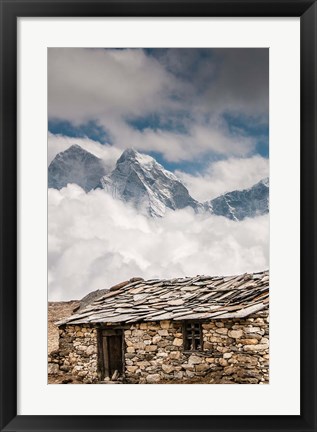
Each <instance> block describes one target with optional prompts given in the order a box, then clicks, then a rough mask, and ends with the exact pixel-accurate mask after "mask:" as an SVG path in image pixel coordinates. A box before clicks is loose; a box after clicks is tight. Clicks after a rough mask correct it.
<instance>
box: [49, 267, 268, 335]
mask: <svg viewBox="0 0 317 432" xmlns="http://www.w3.org/2000/svg"><path fill="white" fill-rule="evenodd" d="M268 306H269V272H268V271H264V272H261V273H252V274H248V273H245V274H242V275H238V276H224V277H222V276H216V277H212V276H196V277H186V278H178V279H169V280H166V279H164V280H162V279H151V280H147V281H145V280H143V279H141V278H132V279H130V280H129V281H125V282H122V283H120V284H118V285H116V286H114V287H112V288H110V290H109V291H107V293H106V294H104V295H102V296H101V297H99V298H98V299H97V300H94V301H93V302H92V303H90V304H88V305H87V306H86V307H84V308H83V309H82V310H81V311H80V312H79V313H76V314H74V315H71V316H70V317H69V318H67V319H65V320H63V321H59V322H58V323H57V325H59V326H60V325H63V324H74V325H76V324H87V323H103V322H106V323H134V322H141V321H160V320H176V321H178V320H190V319H195V320H196V319H197V320H204V319H221V318H243V317H246V316H248V315H250V314H252V313H255V312H258V311H260V310H262V309H266V308H268Z"/></svg>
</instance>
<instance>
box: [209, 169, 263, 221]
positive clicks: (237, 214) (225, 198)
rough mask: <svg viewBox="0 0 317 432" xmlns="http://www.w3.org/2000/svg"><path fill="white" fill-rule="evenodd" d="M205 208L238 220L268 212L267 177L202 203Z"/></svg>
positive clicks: (213, 212)
mask: <svg viewBox="0 0 317 432" xmlns="http://www.w3.org/2000/svg"><path fill="white" fill-rule="evenodd" d="M204 208H205V210H207V211H209V212H210V213H212V214H215V215H218V216H225V217H227V218H229V219H232V220H235V221H238V220H243V219H245V218H247V217H255V216H259V215H263V214H266V213H268V212H269V178H268V177H266V178H264V179H262V180H260V181H259V182H258V183H256V184H255V185H253V186H252V187H250V188H248V189H244V190H235V191H232V192H227V193H225V194H223V195H220V196H219V197H217V198H214V199H213V200H211V201H207V202H205V203H204Z"/></svg>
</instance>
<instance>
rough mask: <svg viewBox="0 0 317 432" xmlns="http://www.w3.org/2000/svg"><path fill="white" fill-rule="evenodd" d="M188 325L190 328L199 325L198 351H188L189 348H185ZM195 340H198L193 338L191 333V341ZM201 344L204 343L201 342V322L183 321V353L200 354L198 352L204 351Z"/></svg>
mask: <svg viewBox="0 0 317 432" xmlns="http://www.w3.org/2000/svg"><path fill="white" fill-rule="evenodd" d="M189 324H190V325H191V326H193V325H195V324H198V325H199V341H200V349H190V348H187V345H188V340H189V339H190V338H188V334H189V331H188V328H187V326H188V325H189ZM195 339H196V340H198V338H195V335H193V333H192V341H193V340H195ZM203 342H204V340H203V328H202V322H201V321H198V320H187V321H183V351H184V352H188V353H194V352H196V353H200V352H202V351H204V348H203Z"/></svg>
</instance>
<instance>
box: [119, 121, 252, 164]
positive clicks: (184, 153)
mask: <svg viewBox="0 0 317 432" xmlns="http://www.w3.org/2000/svg"><path fill="white" fill-rule="evenodd" d="M111 131H112V136H113V137H114V139H115V142H116V143H117V144H118V145H119V146H120V147H123V148H129V147H134V148H135V149H137V150H140V151H145V152H148V151H155V152H159V153H161V154H162V155H163V157H164V158H165V160H167V161H170V162H181V161H188V160H191V161H195V159H199V158H201V157H203V156H204V154H207V153H210V152H213V153H216V154H219V155H227V156H228V155H235V156H236V155H239V156H244V155H247V154H248V153H250V152H251V150H252V149H253V148H254V145H255V144H256V140H255V139H254V138H253V137H246V136H245V135H244V134H242V133H239V132H237V133H235V134H230V133H229V131H228V130H227V128H226V127H225V126H224V125H223V124H221V123H218V124H216V122H215V123H214V124H209V125H203V124H191V125H190V126H189V127H188V130H187V133H186V134H185V133H180V132H177V131H168V130H162V129H159V128H157V129H155V130H153V129H151V128H146V129H144V130H137V129H134V128H132V127H131V126H129V125H128V124H126V123H124V122H121V121H116V122H113V123H112V125H111Z"/></svg>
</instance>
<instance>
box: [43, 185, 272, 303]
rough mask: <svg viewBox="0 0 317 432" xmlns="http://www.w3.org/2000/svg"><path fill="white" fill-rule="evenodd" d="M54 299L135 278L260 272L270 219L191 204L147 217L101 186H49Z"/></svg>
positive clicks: (51, 290)
mask: <svg viewBox="0 0 317 432" xmlns="http://www.w3.org/2000/svg"><path fill="white" fill-rule="evenodd" d="M48 216H49V217H48V269H49V274H48V280H49V286H48V289H49V299H50V300H52V301H54V300H69V299H77V298H81V297H82V296H83V295H85V294H87V293H88V292H90V291H92V290H96V289H102V288H109V287H110V286H111V285H113V284H116V283H118V282H120V281H122V280H125V279H127V278H130V277H133V276H141V277H144V278H153V277H159V278H169V277H177V276H192V275H196V274H206V275H219V274H223V275H224V274H235V273H242V272H245V271H261V270H263V269H265V268H268V262H269V258H268V255H269V245H268V242H269V219H268V216H267V215H266V216H261V217H257V218H254V219H246V220H244V221H242V222H233V221H230V220H228V219H225V218H223V217H217V216H207V215H195V214H194V213H193V212H192V211H191V210H190V209H185V210H180V211H177V212H172V211H171V212H169V213H168V214H167V215H166V217H165V218H163V219H149V218H147V217H145V216H143V215H140V214H137V213H136V211H135V210H134V209H133V208H131V207H129V206H128V205H126V204H124V203H122V202H119V201H116V200H114V199H112V198H111V197H110V196H109V195H108V194H106V193H105V192H104V191H102V190H95V191H91V192H90V193H88V194H86V193H85V192H84V191H83V190H82V189H81V188H79V187H78V186H75V185H68V186H67V188H64V189H62V190H61V191H57V190H54V189H49V191H48Z"/></svg>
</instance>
